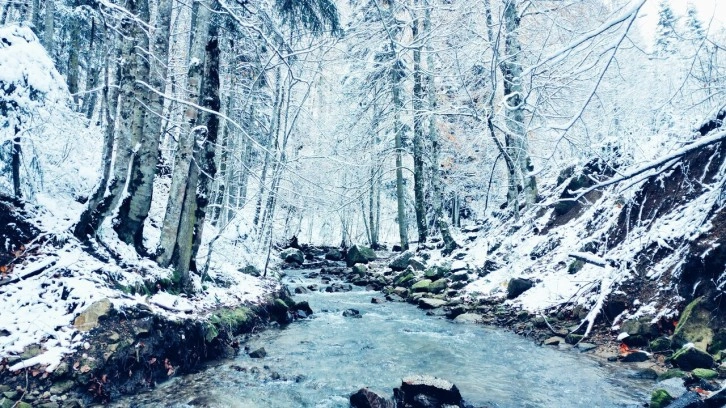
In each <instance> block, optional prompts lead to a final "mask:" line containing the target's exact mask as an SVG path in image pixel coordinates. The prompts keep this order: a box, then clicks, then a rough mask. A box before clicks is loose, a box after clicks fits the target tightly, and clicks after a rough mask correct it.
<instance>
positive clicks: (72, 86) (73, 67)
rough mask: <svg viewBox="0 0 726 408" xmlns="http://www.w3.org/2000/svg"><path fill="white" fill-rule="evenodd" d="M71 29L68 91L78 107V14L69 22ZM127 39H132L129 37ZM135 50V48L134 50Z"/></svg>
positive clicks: (79, 20)
mask: <svg viewBox="0 0 726 408" xmlns="http://www.w3.org/2000/svg"><path fill="white" fill-rule="evenodd" d="M125 24H126V25H129V24H133V23H128V22H127V23H125ZM69 30H70V37H71V38H70V44H69V45H68V68H67V75H66V76H67V78H68V92H70V93H71V95H72V96H73V102H74V105H73V109H74V110H77V109H78V107H79V106H78V98H79V95H78V90H79V89H78V71H79V62H78V53H79V52H80V48H81V19H80V18H79V17H77V16H71V18H70V24H69ZM126 41H131V40H129V39H127V40H126ZM132 52H133V50H132Z"/></svg>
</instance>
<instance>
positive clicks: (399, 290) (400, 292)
mask: <svg viewBox="0 0 726 408" xmlns="http://www.w3.org/2000/svg"><path fill="white" fill-rule="evenodd" d="M392 292H393V294H394V295H397V296H400V297H402V298H405V297H408V289H406V288H404V287H401V286H396V287H395V288H393V290H392Z"/></svg>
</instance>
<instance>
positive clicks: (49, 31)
mask: <svg viewBox="0 0 726 408" xmlns="http://www.w3.org/2000/svg"><path fill="white" fill-rule="evenodd" d="M54 22H55V0H45V27H44V28H43V46H44V47H45V50H46V51H48V54H49V55H50V56H51V57H53V38H54V36H55V26H54Z"/></svg>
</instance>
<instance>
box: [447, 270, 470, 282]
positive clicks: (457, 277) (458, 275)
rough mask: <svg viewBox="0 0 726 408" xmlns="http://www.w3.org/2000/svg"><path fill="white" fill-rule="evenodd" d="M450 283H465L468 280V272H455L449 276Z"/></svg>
mask: <svg viewBox="0 0 726 408" xmlns="http://www.w3.org/2000/svg"><path fill="white" fill-rule="evenodd" d="M449 279H451V281H452V282H466V281H468V280H469V272H468V271H456V272H454V273H452V274H451V276H449Z"/></svg>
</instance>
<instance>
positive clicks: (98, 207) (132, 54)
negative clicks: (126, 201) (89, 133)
mask: <svg viewBox="0 0 726 408" xmlns="http://www.w3.org/2000/svg"><path fill="white" fill-rule="evenodd" d="M135 5H136V2H135V1H129V3H128V4H127V9H128V10H129V12H131V13H134V14H135V13H136V12H137V9H136V8H135ZM121 32H122V33H123V34H124V35H125V38H124V39H123V41H122V43H121V51H120V56H119V59H120V61H121V64H120V66H119V68H118V71H117V75H116V76H117V80H116V83H117V84H118V87H119V89H120V102H119V104H118V120H117V122H116V123H117V126H118V131H117V132H116V138H115V139H116V140H115V152H114V155H113V157H114V163H113V170H112V176H111V177H110V179H109V181H108V183H107V186H106V190H105V194H104V197H103V199H102V200H100V201H99V202H97V203H94V202H91V201H89V203H88V208H87V209H86V211H84V213H83V214H82V215H81V219H80V220H79V223H78V224H77V225H76V229H75V231H76V235H77V236H79V238H81V239H84V238H86V237H87V236H88V235H92V234H95V232H96V231H97V230H98V228H99V227H100V226H101V224H102V223H103V221H104V220H105V219H106V218H107V217H109V216H110V215H111V214H113V212H114V211H116V209H117V207H118V204H119V201H120V199H121V197H122V195H123V194H124V192H125V191H126V187H127V181H128V178H129V170H130V166H131V163H132V159H133V157H134V153H135V150H134V149H135V144H134V135H136V134H138V129H139V127H140V126H141V125H142V124H143V122H142V120H143V117H142V114H143V109H142V108H141V106H140V104H139V103H138V102H137V101H136V98H137V92H136V79H137V78H139V72H143V68H142V67H140V64H139V63H140V61H139V57H138V55H137V54H136V48H137V42H138V41H143V38H142V37H144V36H145V34H144V33H143V31H142V30H140V29H139V27H138V26H137V25H136V22H135V21H131V20H128V19H126V20H124V21H123V22H122V23H121Z"/></svg>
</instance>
